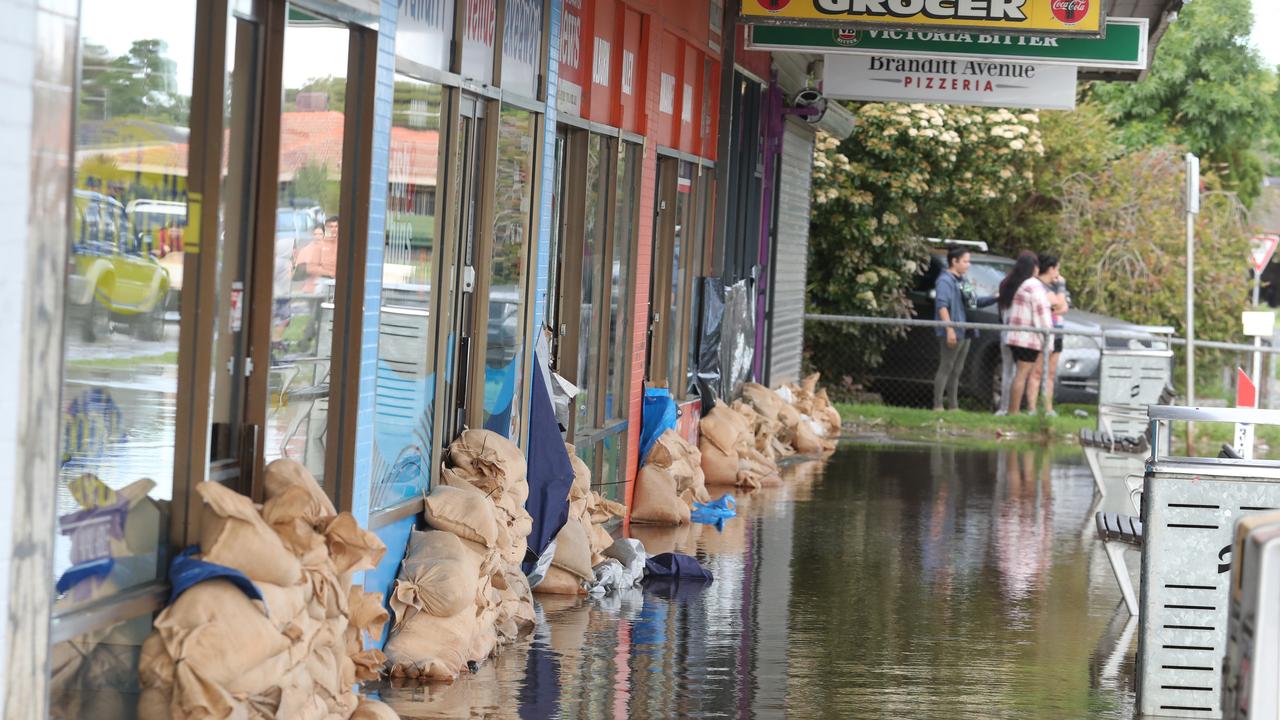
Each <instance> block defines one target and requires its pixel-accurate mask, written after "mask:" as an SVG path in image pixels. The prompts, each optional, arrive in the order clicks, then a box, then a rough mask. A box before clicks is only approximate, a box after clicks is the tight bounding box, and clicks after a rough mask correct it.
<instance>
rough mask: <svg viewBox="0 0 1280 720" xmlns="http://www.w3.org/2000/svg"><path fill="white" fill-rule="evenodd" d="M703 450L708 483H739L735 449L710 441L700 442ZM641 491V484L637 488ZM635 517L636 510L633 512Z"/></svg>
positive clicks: (703, 470)
mask: <svg viewBox="0 0 1280 720" xmlns="http://www.w3.org/2000/svg"><path fill="white" fill-rule="evenodd" d="M698 447H699V449H700V450H701V452H702V472H703V475H704V477H705V482H706V484H707V485H737V484H738V453H737V452H736V451H734V450H730V451H727V452H726V451H724V450H721V449H720V447H719V446H717V445H716V444H715V443H712V442H710V441H708V442H705V443H704V442H701V441H700V442H699V443H698ZM636 490H637V493H638V492H639V486H637V488H636ZM632 517H633V518H634V512H633V514H632Z"/></svg>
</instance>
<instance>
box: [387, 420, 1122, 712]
mask: <svg viewBox="0 0 1280 720" xmlns="http://www.w3.org/2000/svg"><path fill="white" fill-rule="evenodd" d="M738 502H739V510H740V515H739V517H738V518H736V519H734V520H732V521H729V522H728V523H727V524H726V525H725V527H724V529H723V531H717V530H716V529H714V528H712V527H709V526H694V527H691V528H681V529H674V530H665V529H645V528H639V527H636V528H633V529H634V534H635V535H636V536H638V537H641V539H642V540H643V541H644V542H645V544H646V546H647V547H648V548H649V550H650V552H662V551H669V550H673V549H674V550H677V551H681V552H687V553H691V554H695V555H696V556H697V557H698V558H699V559H700V560H701V561H702V562H703V563H704V564H705V565H706V566H707V567H708V568H709V569H710V570H711V571H712V572H713V573H714V574H715V581H714V582H713V583H712V584H710V585H709V586H705V587H703V586H696V585H695V586H688V585H686V586H682V587H681V588H680V589H679V590H678V591H675V592H672V591H669V590H668V591H665V592H654V591H650V590H645V591H640V590H636V591H633V592H631V593H628V594H625V595H622V596H614V597H609V598H604V599H601V600H592V599H585V600H577V599H549V598H539V601H538V602H539V606H540V607H539V617H540V622H539V624H538V627H537V629H536V631H535V633H534V636H533V637H532V639H531V640H530V641H529V642H527V643H525V644H523V645H520V646H517V647H512V648H508V649H507V650H505V651H504V652H503V653H502V654H501V655H500V656H499V657H498V658H496V659H494V660H492V661H490V662H488V663H486V664H485V665H484V666H482V667H481V668H480V670H479V672H478V673H477V674H475V675H472V676H467V677H464V678H463V679H461V680H459V681H458V682H456V683H455V684H453V685H452V686H433V687H413V688H398V689H393V688H386V689H384V690H383V692H382V697H383V699H384V700H385V701H387V702H388V703H390V704H391V705H392V707H393V708H395V709H396V710H397V712H399V713H400V714H401V716H402V717H404V718H438V717H521V718H550V717H570V718H593V719H594V718H603V717H614V718H623V717H634V718H673V717H762V718H763V717H797V718H910V719H912V720H917V719H918V720H928V719H933V718H937V719H939V720H941V719H947V720H951V719H955V718H1018V719H1019V720H1027V719H1036V720H1039V719H1041V718H1046V719H1047V718H1054V719H1057V718H1129V717H1131V716H1132V714H1133V705H1134V696H1133V684H1132V675H1133V649H1132V637H1133V630H1134V627H1133V624H1132V623H1129V622H1127V621H1128V617H1127V615H1126V613H1125V612H1124V610H1123V609H1122V608H1119V609H1118V606H1119V603H1120V594H1119V591H1118V590H1117V589H1116V585H1115V581H1114V579H1113V578H1112V576H1111V573H1110V568H1109V566H1108V564H1107V562H1106V558H1105V555H1104V553H1103V551H1102V548H1101V545H1100V543H1098V542H1097V541H1096V540H1095V539H1094V534H1093V520H1092V514H1093V513H1092V510H1093V509H1094V508H1093V503H1094V495H1093V481H1092V478H1091V476H1090V473H1089V470H1088V468H1087V466H1086V465H1085V464H1084V459H1083V457H1082V454H1081V452H1080V450H1079V449H1078V448H1075V447H1069V448H1059V449H1056V450H1050V449H1046V448H1042V449H1032V450H1004V449H1001V450H972V449H963V448H960V447H929V446H925V445H902V444H884V443H880V444H859V443H846V444H844V445H842V447H841V449H840V450H839V451H838V452H837V453H836V454H835V456H834V457H832V458H831V459H830V461H829V462H828V463H826V464H825V465H824V464H819V463H808V464H806V465H802V466H797V467H793V468H790V469H789V470H788V471H787V483H786V485H784V486H783V487H781V488H774V489H765V490H763V491H759V492H756V493H754V494H752V495H749V496H739V498H738ZM1136 564H1137V561H1136V558H1134V559H1133V561H1132V562H1131V565H1134V566H1136ZM1117 610H1118V611H1117Z"/></svg>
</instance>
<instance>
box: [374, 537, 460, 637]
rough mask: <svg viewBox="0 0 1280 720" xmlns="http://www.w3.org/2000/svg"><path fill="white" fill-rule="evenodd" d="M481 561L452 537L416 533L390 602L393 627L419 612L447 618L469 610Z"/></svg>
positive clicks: (400, 624)
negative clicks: (393, 621) (465, 609)
mask: <svg viewBox="0 0 1280 720" xmlns="http://www.w3.org/2000/svg"><path fill="white" fill-rule="evenodd" d="M480 560H481V559H480V557H479V556H477V555H476V554H475V552H473V551H472V550H470V549H469V548H467V547H465V546H464V545H463V543H462V541H461V540H460V539H458V537H457V536H455V535H453V534H452V533H447V532H441V531H431V532H416V531H415V532H414V533H413V534H412V535H411V536H410V543H409V552H408V554H407V555H406V556H405V560H404V564H403V566H402V567H401V571H400V577H399V578H398V579H397V580H396V582H395V585H394V589H393V590H392V593H391V598H390V600H389V604H390V605H391V611H392V612H393V613H395V618H396V627H400V626H402V625H403V624H404V623H405V621H407V620H409V619H410V618H412V617H413V616H414V615H415V614H416V613H418V612H425V613H429V614H431V615H435V616H437V617H448V616H451V615H456V614H458V613H459V612H462V610H463V609H464V608H467V607H470V606H472V605H473V604H474V603H475V600H476V594H477V592H478V591H479V583H480Z"/></svg>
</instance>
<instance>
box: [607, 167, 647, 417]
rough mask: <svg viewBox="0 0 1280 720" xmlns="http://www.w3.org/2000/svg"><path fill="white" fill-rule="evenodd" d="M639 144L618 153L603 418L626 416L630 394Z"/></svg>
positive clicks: (637, 217) (638, 188) (638, 196)
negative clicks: (632, 280) (632, 274)
mask: <svg viewBox="0 0 1280 720" xmlns="http://www.w3.org/2000/svg"><path fill="white" fill-rule="evenodd" d="M640 156H641V153H640V146H639V145H636V144H633V143H623V144H622V151H621V152H620V153H619V155H618V167H617V179H616V182H615V185H614V187H615V188H616V189H615V193H616V195H615V198H614V205H613V213H614V215H613V260H612V263H611V265H612V271H611V273H610V282H609V334H608V338H609V347H610V351H609V353H608V361H607V362H608V370H607V378H606V379H607V386H606V387H607V395H606V396H605V402H604V417H605V419H606V420H621V419H624V418H626V417H627V411H628V408H629V401H630V398H631V374H630V373H629V372H628V370H629V369H630V364H629V363H628V360H629V359H630V357H631V347H632V338H631V327H632V326H631V294H632V287H631V266H632V259H633V258H634V257H635V245H636V224H637V222H638V220H639V216H638V215H637V212H638V207H637V202H638V200H639V198H640V165H641V157H640Z"/></svg>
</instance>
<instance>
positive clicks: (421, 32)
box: [396, 0, 453, 70]
mask: <svg viewBox="0 0 1280 720" xmlns="http://www.w3.org/2000/svg"><path fill="white" fill-rule="evenodd" d="M452 36H453V0H400V9H399V13H398V16H397V20H396V55H397V56H399V57H402V58H404V59H406V60H409V61H412V62H415V63H418V64H419V65H424V66H426V67H429V68H435V69H436V70H448V69H449V43H450V41H451V40H452V39H453V37H452Z"/></svg>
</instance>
